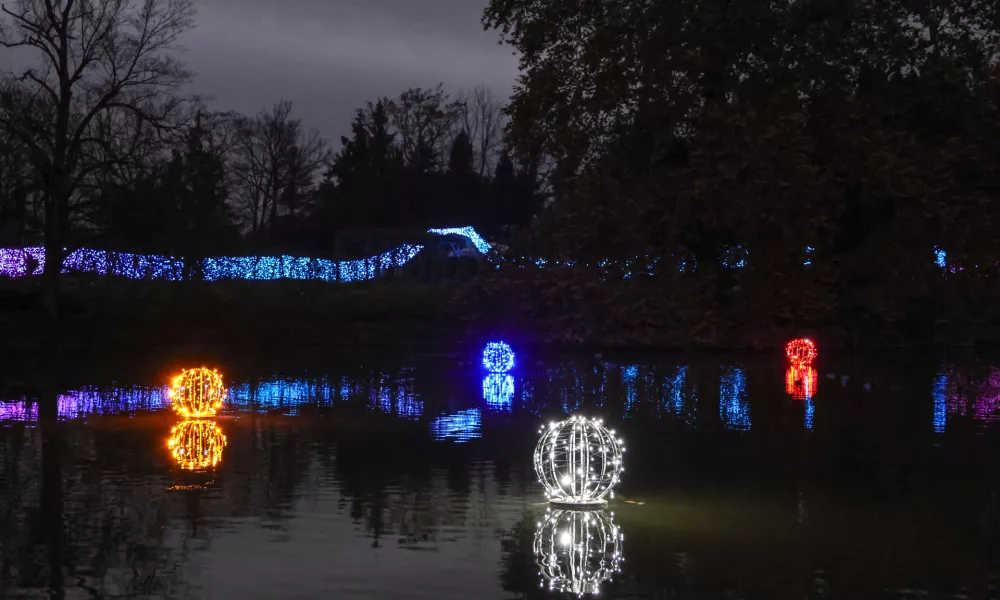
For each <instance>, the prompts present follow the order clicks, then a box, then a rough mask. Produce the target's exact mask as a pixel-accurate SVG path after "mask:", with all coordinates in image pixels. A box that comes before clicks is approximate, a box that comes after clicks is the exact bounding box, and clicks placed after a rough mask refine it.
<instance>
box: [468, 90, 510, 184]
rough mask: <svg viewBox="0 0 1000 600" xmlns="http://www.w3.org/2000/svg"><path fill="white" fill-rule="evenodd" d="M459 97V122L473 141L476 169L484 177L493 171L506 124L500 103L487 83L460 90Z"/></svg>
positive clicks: (505, 117)
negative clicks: (467, 90) (469, 89)
mask: <svg viewBox="0 0 1000 600" xmlns="http://www.w3.org/2000/svg"><path fill="white" fill-rule="evenodd" d="M458 100H459V102H461V104H462V108H461V115H460V117H461V118H460V119H459V126H460V127H461V129H462V130H464V131H465V132H466V133H468V134H469V139H470V140H471V141H472V150H473V153H474V161H475V166H476V171H477V172H478V173H479V176H480V177H486V176H488V174H489V173H492V172H493V169H494V167H495V165H496V161H497V158H498V157H499V154H500V148H501V146H502V144H503V132H504V127H505V126H506V124H507V115H506V114H505V113H504V110H503V103H502V102H500V101H499V100H497V99H496V98H495V97H494V96H493V92H492V91H490V89H489V88H488V87H486V86H477V87H475V88H473V89H472V91H471V92H468V93H466V92H460V93H459V95H458Z"/></svg>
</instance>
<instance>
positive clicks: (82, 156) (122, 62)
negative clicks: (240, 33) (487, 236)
mask: <svg viewBox="0 0 1000 600" xmlns="http://www.w3.org/2000/svg"><path fill="white" fill-rule="evenodd" d="M0 10H2V16H3V21H2V22H0V45H3V46H5V47H7V48H15V47H25V48H29V49H32V50H34V51H35V53H36V59H37V64H36V65H35V66H33V67H30V68H26V69H23V70H20V71H19V72H18V73H16V74H15V73H11V75H14V77H15V78H16V81H17V82H18V84H19V86H20V87H21V88H22V89H23V93H22V94H6V95H4V96H3V97H2V98H0V99H2V100H3V101H4V102H3V104H2V105H0V125H2V126H4V127H6V128H7V129H8V131H10V132H11V133H12V134H14V135H15V136H16V137H18V138H19V139H20V140H21V141H22V142H23V143H24V144H25V145H26V147H27V149H28V153H29V155H30V157H31V162H32V165H33V168H34V170H35V171H36V173H37V175H38V177H39V181H40V185H41V190H42V192H43V194H42V196H43V204H44V210H43V213H44V221H45V230H44V232H45V252H46V261H45V269H44V277H43V285H42V289H43V298H44V303H45V307H46V309H47V310H48V312H49V314H50V315H51V316H52V317H53V318H54V317H55V316H56V314H57V299H58V292H59V279H60V278H59V274H60V272H61V270H62V264H63V261H64V260H65V258H66V256H67V254H68V248H67V246H68V245H69V244H70V243H71V239H70V238H71V222H72V220H71V219H72V216H73V215H72V213H73V211H74V210H77V209H78V207H76V206H74V204H73V202H74V200H76V199H77V198H78V197H79V194H78V192H79V190H80V186H81V185H82V184H83V183H84V182H85V181H86V179H87V178H88V177H90V176H91V175H92V174H94V173H96V172H98V171H99V170H101V169H105V168H109V167H113V166H114V165H118V164H121V163H124V162H128V161H129V160H131V157H130V155H129V154H128V152H129V150H130V149H131V148H133V147H134V145H133V143H131V142H128V141H125V142H123V140H122V139H121V138H120V136H121V135H122V129H121V127H123V126H124V125H125V123H131V129H132V131H133V132H146V131H163V130H166V129H169V128H170V127H171V125H172V123H173V117H175V116H176V115H177V113H178V111H179V108H180V107H181V106H182V101H181V100H180V99H178V98H175V97H173V96H171V95H170V92H171V91H173V90H174V89H175V88H176V87H177V86H179V85H180V84H182V83H184V82H185V81H187V80H188V79H189V78H190V73H189V72H188V71H187V70H185V69H184V68H183V66H182V65H181V64H180V63H179V62H177V61H176V60H174V59H173V58H171V57H170V56H169V51H170V50H171V49H172V48H173V45H174V43H175V42H176V40H177V38H178V36H179V35H180V34H181V33H182V32H183V31H185V30H186V29H188V28H189V27H190V26H191V24H192V18H193V16H194V7H193V5H192V2H191V0H16V1H14V2H11V3H10V4H4V5H2V9H0ZM24 99H26V100H27V102H25V101H24ZM39 106H42V107H44V110H39V109H38V107H39Z"/></svg>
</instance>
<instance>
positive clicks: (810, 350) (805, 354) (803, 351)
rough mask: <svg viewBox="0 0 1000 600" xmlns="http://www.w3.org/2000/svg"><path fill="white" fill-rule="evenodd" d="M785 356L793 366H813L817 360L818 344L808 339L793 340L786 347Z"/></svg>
mask: <svg viewBox="0 0 1000 600" xmlns="http://www.w3.org/2000/svg"><path fill="white" fill-rule="evenodd" d="M785 354H787V355H788V360H790V361H792V364H793V365H811V364H812V361H813V360H815V359H816V344H814V343H813V342H812V340H809V339H806V338H799V339H797V340H792V341H790V342H788V345H787V346H785Z"/></svg>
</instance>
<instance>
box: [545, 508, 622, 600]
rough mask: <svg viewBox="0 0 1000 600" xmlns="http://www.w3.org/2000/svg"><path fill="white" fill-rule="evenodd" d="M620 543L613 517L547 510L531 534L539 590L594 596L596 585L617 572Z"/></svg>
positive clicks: (620, 556)
mask: <svg viewBox="0 0 1000 600" xmlns="http://www.w3.org/2000/svg"><path fill="white" fill-rule="evenodd" d="M624 539H625V536H624V535H623V534H622V532H621V530H620V529H619V528H618V526H617V525H615V523H614V513H611V514H608V513H606V512H605V511H603V510H598V511H583V510H554V511H553V510H550V511H549V512H548V513H546V515H545V518H544V519H543V520H542V522H541V523H539V524H538V529H537V530H536V531H535V543H534V551H535V552H534V553H535V562H536V563H537V564H538V569H539V575H541V576H542V587H548V588H549V589H550V590H553V591H558V592H564V593H566V592H568V593H572V594H577V595H581V596H582V595H583V594H598V593H599V592H600V589H599V588H600V584H601V583H603V582H605V581H608V580H610V579H611V576H612V575H614V574H615V573H617V572H619V571H620V569H621V562H622V544H623V543H624ZM546 584H547V585H546Z"/></svg>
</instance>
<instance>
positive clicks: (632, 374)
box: [622, 365, 639, 419]
mask: <svg viewBox="0 0 1000 600" xmlns="http://www.w3.org/2000/svg"><path fill="white" fill-rule="evenodd" d="M638 379H639V367H638V366H636V365H627V366H624V367H622V384H623V385H624V386H625V418H626V419H629V418H631V417H632V411H633V410H635V403H636V399H637V398H638V396H639V393H638V389H637V385H636V380H638Z"/></svg>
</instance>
